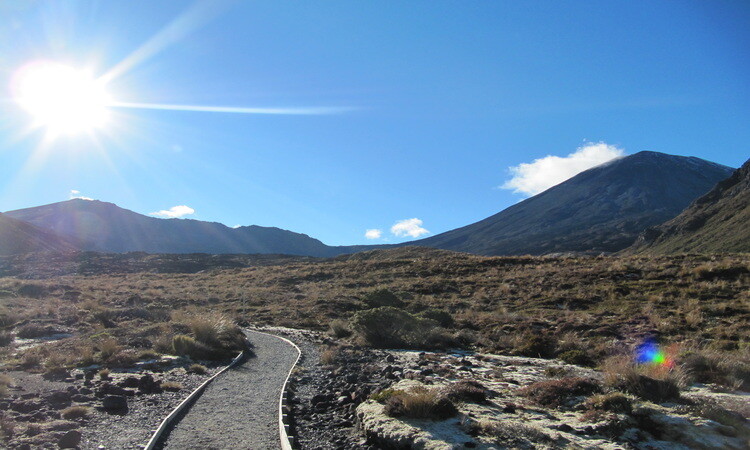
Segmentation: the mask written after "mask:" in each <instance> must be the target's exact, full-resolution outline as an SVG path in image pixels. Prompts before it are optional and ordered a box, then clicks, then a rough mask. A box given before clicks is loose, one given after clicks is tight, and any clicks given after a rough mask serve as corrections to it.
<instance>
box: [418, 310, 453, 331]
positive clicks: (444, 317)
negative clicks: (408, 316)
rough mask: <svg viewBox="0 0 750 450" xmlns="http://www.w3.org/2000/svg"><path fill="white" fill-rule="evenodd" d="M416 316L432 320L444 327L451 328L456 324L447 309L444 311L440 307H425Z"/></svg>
mask: <svg viewBox="0 0 750 450" xmlns="http://www.w3.org/2000/svg"><path fill="white" fill-rule="evenodd" d="M418 316H419V317H421V318H423V319H430V320H434V321H435V322H437V323H438V324H439V325H440V326H441V327H445V328H451V327H453V326H454V325H455V324H456V322H455V321H454V320H453V316H452V315H451V314H450V313H449V312H448V311H444V310H442V309H434V308H430V309H426V310H424V311H422V312H421V313H419V314H418Z"/></svg>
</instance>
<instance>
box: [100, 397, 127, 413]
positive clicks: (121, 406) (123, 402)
mask: <svg viewBox="0 0 750 450" xmlns="http://www.w3.org/2000/svg"><path fill="white" fill-rule="evenodd" d="M102 406H103V407H104V409H106V410H108V411H122V410H125V409H128V399H127V398H126V397H124V396H122V395H108V396H106V397H104V400H102Z"/></svg>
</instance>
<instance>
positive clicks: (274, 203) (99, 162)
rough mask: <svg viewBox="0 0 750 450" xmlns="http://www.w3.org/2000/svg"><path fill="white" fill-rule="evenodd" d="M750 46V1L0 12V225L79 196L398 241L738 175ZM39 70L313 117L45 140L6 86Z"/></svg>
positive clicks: (77, 5)
mask: <svg viewBox="0 0 750 450" xmlns="http://www.w3.org/2000/svg"><path fill="white" fill-rule="evenodd" d="M170 24H171V25H170ZM139 49H140V51H138V50H139ZM748 49H750V3H747V2H742V1H712V2H705V1H663V2H652V1H632V2H610V1H597V2H593V1H587V2H576V1H572V2H557V1H535V2H511V1H496V2H462V1H453V2H446V1H414V2H377V1H351V0H347V1H327V2H291V1H268V2H249V1H247V2H246V1H235V2H231V1H219V2H207V1H204V2H200V3H193V2H181V1H170V2H149V4H148V5H147V6H146V4H138V5H136V4H134V3H132V2H109V1H99V2H90V1H21V0H18V1H6V2H2V3H0V88H2V89H3V91H2V92H3V95H2V99H1V100H0V211H8V210H13V209H18V208H23V207H29V206H36V205H41V204H46V203H52V202H56V201H62V200H66V199H68V198H70V197H71V196H76V195H80V196H85V197H90V198H95V199H99V200H104V201H109V202H113V203H116V204H118V205H120V206H122V207H124V208H128V209H131V210H134V211H136V212H139V213H143V214H149V213H153V212H159V211H165V210H169V209H170V208H172V207H175V206H185V207H187V209H185V208H182V209H180V210H177V212H178V213H179V212H182V213H185V212H189V211H190V210H193V211H194V212H193V213H192V214H184V215H182V217H185V218H195V219H200V220H209V221H216V222H222V223H225V224H227V225H229V226H234V225H238V224H241V225H250V224H257V225H264V226H277V227H280V228H285V229H289V230H293V231H297V232H302V233H306V234H309V235H310V236H313V237H315V238H318V239H320V240H322V241H323V242H325V243H326V244H331V245H339V244H360V243H383V242H401V241H404V240H407V239H411V238H412V236H415V235H420V233H423V231H422V230H427V231H429V233H430V234H421V235H423V236H428V235H432V234H437V233H440V232H443V231H447V230H450V229H453V228H456V227H459V226H463V225H467V224H469V223H472V222H475V221H477V220H480V219H483V218H485V217H487V216H489V215H492V214H494V213H497V212H499V211H500V210H502V209H504V208H506V207H508V206H510V205H512V204H514V203H516V202H518V201H519V200H521V199H523V198H525V197H526V196H528V195H531V194H532V193H533V192H536V191H537V190H538V189H539V188H540V187H539V186H538V181H539V180H546V179H550V180H556V179H557V178H556V177H558V178H559V177H563V178H562V179H564V177H565V176H569V175H570V174H571V171H573V173H574V171H575V170H580V167H583V166H585V165H586V164H592V162H591V161H596V158H604V157H612V156H614V155H616V154H632V153H635V152H638V151H641V150H653V151H660V152H665V153H671V154H678V155H690V156H697V157H700V158H704V159H708V160H711V161H715V162H718V163H722V164H726V165H729V166H733V167H737V166H739V165H740V164H742V163H743V162H744V161H745V160H747V158H748V156H749V155H750V152H748V144H747V143H748V142H750V120H749V119H750V82H749V81H748V80H750V58H747V50H748ZM39 60H45V61H56V62H59V63H62V64H65V65H67V66H70V67H73V68H81V69H84V68H85V69H87V70H89V71H90V72H91V73H92V74H93V75H94V76H96V77H99V76H102V75H105V74H110V75H112V79H111V80H109V82H108V83H107V85H106V89H107V91H108V92H109V95H110V96H111V97H112V98H113V99H114V100H115V101H117V102H122V103H139V104H168V105H193V106H201V107H232V108H277V109H278V108H282V109H286V111H287V112H298V113H299V112H305V114H273V115H272V114H241V113H222V112H206V111H175V110H156V109H141V108H122V107H112V108H111V115H110V118H109V122H108V124H107V125H105V126H103V127H102V128H100V129H97V130H95V131H92V132H91V133H82V134H63V135H61V136H57V137H56V138H50V134H49V130H46V129H45V128H44V127H40V128H32V127H31V123H32V122H33V118H32V117H30V114H29V113H28V112H27V111H25V110H24V109H22V108H21V107H20V106H19V105H18V103H17V102H16V101H14V100H13V96H14V94H13V92H12V91H11V89H10V88H9V86H10V85H11V84H12V81H11V80H12V79H14V77H15V76H17V74H18V70H19V68H21V67H24V66H25V65H26V64H28V63H29V62H33V61H39ZM123 61H125V63H123ZM113 68H115V69H114V70H113ZM578 149H583V150H581V151H580V152H578V153H577V156H576V157H573V158H566V157H567V156H568V155H570V154H573V153H575V152H577V151H578ZM548 156H556V157H557V158H547V159H543V158H546V157H548ZM539 159H542V161H539V162H538V163H537V164H536V165H534V164H532V163H533V162H534V161H535V160H539ZM587 161H588V163H587ZM523 164H526V166H523ZM581 164H582V165H583V166H582V165H581ZM511 167H515V168H516V169H515V171H513V170H511V169H510V168H511ZM514 175H515V176H516V179H515V180H512V178H513V177H514ZM529 177H530V178H529ZM532 178H533V179H532ZM542 184H543V183H542ZM503 186H504V187H505V188H503ZM514 190H515V191H520V192H514ZM71 191H77V193H71ZM414 219H416V221H415V220H414ZM399 221H407V222H402V224H401V225H400V226H398V227H396V229H395V231H396V232H398V233H399V234H400V235H399V236H397V235H395V234H394V233H392V231H391V228H392V227H393V226H394V225H395V224H396V223H397V222H399ZM366 230H381V233H380V237H379V238H375V239H367V238H366V237H365V232H366ZM409 233H411V236H410V235H409ZM375 235H377V233H372V232H371V233H370V237H375Z"/></svg>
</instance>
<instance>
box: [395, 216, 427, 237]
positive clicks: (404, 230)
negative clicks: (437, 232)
mask: <svg viewBox="0 0 750 450" xmlns="http://www.w3.org/2000/svg"><path fill="white" fill-rule="evenodd" d="M391 233H393V234H395V235H396V236H411V237H413V238H417V237H419V236H422V235H423V234H427V233H429V231H427V230H425V229H424V228H422V221H421V220H419V219H417V218H414V219H404V220H399V221H398V222H396V223H395V224H394V225H393V226H392V227H391Z"/></svg>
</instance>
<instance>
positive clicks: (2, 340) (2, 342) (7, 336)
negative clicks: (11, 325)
mask: <svg viewBox="0 0 750 450" xmlns="http://www.w3.org/2000/svg"><path fill="white" fill-rule="evenodd" d="M11 342H13V333H11V332H10V331H0V347H6V346H8V345H9V344H10V343H11Z"/></svg>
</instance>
